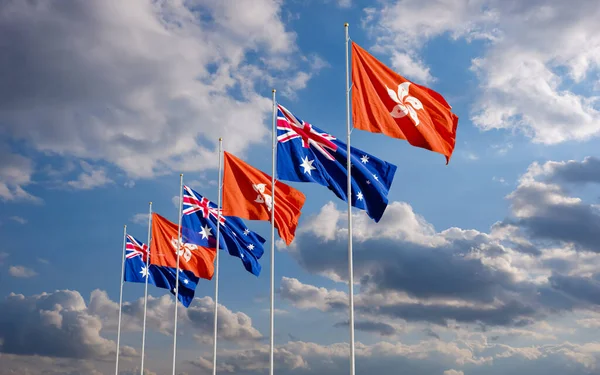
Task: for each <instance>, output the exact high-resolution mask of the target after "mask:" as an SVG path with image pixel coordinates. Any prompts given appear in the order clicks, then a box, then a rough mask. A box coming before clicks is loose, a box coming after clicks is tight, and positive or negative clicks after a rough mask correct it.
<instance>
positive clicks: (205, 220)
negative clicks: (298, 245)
mask: <svg viewBox="0 0 600 375" xmlns="http://www.w3.org/2000/svg"><path fill="white" fill-rule="evenodd" d="M218 216H219V210H218V209H217V205H216V204H214V203H213V202H211V201H210V200H208V199H207V198H205V197H203V196H202V195H200V194H198V193H197V192H196V191H194V190H193V189H191V188H190V187H188V186H184V187H183V217H182V218H181V225H182V226H183V227H186V228H189V229H192V230H193V231H196V232H198V233H199V234H200V236H201V237H202V238H203V239H204V240H205V241H208V242H210V243H212V244H216V242H217V241H216V235H217V219H218ZM219 231H220V239H219V248H220V249H223V250H227V251H228V252H229V254H230V255H232V256H235V257H238V258H240V259H241V260H242V263H243V264H244V268H246V270H247V271H248V272H250V273H252V274H254V275H256V276H258V275H260V271H261V268H262V267H261V265H260V263H258V260H259V259H260V258H261V257H262V255H263V254H264V252H265V250H264V248H263V244H264V243H265V239H264V238H262V237H261V236H260V235H258V234H257V233H255V232H252V231H250V230H249V229H248V227H246V224H244V222H243V221H242V219H240V218H239V217H236V216H221V225H220V229H219ZM212 247H213V248H216V246H215V245H212Z"/></svg>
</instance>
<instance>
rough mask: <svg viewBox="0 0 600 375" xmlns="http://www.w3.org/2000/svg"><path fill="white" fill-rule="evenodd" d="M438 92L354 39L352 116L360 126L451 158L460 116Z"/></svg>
mask: <svg viewBox="0 0 600 375" xmlns="http://www.w3.org/2000/svg"><path fill="white" fill-rule="evenodd" d="M451 109H452V107H451V106H450V105H449V104H448V103H447V102H446V100H445V99H444V98H443V97H442V96H441V95H440V94H438V93H437V92H435V91H433V90H431V89H430V88H427V87H424V86H421V85H418V84H416V83H414V82H411V81H409V80H407V79H406V78H404V77H402V76H401V75H399V74H398V73H396V72H394V71H393V70H391V69H390V68H389V67H387V66H385V65H384V64H383V63H382V62H381V61H379V60H377V59H376V58H375V57H373V56H372V55H371V54H369V53H368V52H367V51H365V50H364V49H363V48H361V47H360V46H359V45H357V44H356V43H354V42H352V119H353V122H354V127H355V128H356V129H360V130H365V131H368V132H372V133H382V134H385V135H387V136H389V137H392V138H398V139H405V140H407V141H408V143H409V144H411V145H412V146H415V147H421V148H424V149H427V150H431V151H434V152H438V153H440V154H442V155H445V156H446V164H448V162H449V161H450V157H451V156H452V152H453V151H454V145H455V144H456V129H457V127H458V116H456V115H455V114H454V113H452V111H451Z"/></svg>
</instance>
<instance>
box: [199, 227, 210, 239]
mask: <svg viewBox="0 0 600 375" xmlns="http://www.w3.org/2000/svg"><path fill="white" fill-rule="evenodd" d="M210 231H211V228H209V227H208V225H205V226H203V227H202V230H201V231H200V234H201V235H202V238H208V237H210V236H212V233H210Z"/></svg>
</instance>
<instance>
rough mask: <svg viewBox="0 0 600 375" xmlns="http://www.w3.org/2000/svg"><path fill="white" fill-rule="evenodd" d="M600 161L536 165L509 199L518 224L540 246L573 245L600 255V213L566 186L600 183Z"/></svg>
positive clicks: (530, 169) (512, 220) (514, 222)
mask: <svg viewBox="0 0 600 375" xmlns="http://www.w3.org/2000/svg"><path fill="white" fill-rule="evenodd" d="M599 170H600V160H598V159H596V158H591V157H588V158H586V159H584V160H583V161H581V162H579V161H568V162H552V161H549V162H546V163H544V164H543V165H539V164H537V163H534V164H532V165H531V166H530V167H529V169H528V171H527V172H526V173H525V174H524V175H523V176H522V177H521V179H520V182H519V186H518V187H517V189H516V190H515V191H514V192H512V193H511V194H510V195H509V196H508V198H509V200H510V202H511V210H512V213H513V217H511V218H508V219H507V220H505V223H506V224H508V225H516V226H517V227H519V228H520V229H521V230H522V231H523V233H525V235H526V236H527V237H529V238H530V239H531V241H533V242H537V243H538V244H540V246H547V245H552V244H556V243H558V244H570V245H572V246H575V248H576V249H578V250H580V251H594V252H600V231H598V228H599V227H600V211H599V210H598V208H597V207H596V206H594V205H593V204H588V203H586V202H584V201H583V200H581V199H579V198H577V197H573V196H570V194H569V193H567V191H566V189H565V184H567V183H569V184H570V185H571V186H574V185H581V184H584V183H594V182H595V183H600V177H598V176H599V174H598V171H599Z"/></svg>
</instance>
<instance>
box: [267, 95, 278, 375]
mask: <svg viewBox="0 0 600 375" xmlns="http://www.w3.org/2000/svg"><path fill="white" fill-rule="evenodd" d="M275 92H276V90H275V89H273V129H272V133H271V138H272V139H271V143H272V147H273V151H272V157H273V160H272V165H271V312H270V323H271V338H270V340H271V343H270V348H269V374H270V375H273V349H274V340H273V335H274V333H275V144H276V143H275V142H276V140H277V128H276V127H275V121H276V119H277V102H276V101H275Z"/></svg>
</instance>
